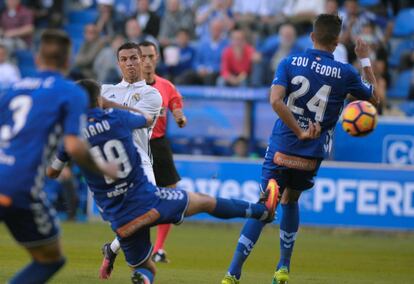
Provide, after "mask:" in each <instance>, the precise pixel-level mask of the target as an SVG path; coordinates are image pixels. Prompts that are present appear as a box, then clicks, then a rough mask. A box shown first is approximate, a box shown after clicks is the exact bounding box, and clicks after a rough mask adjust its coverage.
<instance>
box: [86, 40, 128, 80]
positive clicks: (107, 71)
mask: <svg viewBox="0 0 414 284" xmlns="http://www.w3.org/2000/svg"><path fill="white" fill-rule="evenodd" d="M124 41H125V39H124V37H123V36H122V35H116V36H115V37H114V38H113V39H112V42H111V45H110V46H106V47H104V48H103V49H102V50H101V51H99V53H98V55H97V56H96V59H95V61H94V62H93V71H94V73H95V74H96V77H97V80H98V81H99V82H100V83H105V84H115V83H117V82H119V81H120V80H121V77H122V76H121V71H120V70H119V68H118V60H117V58H116V56H114V54H116V51H117V50H118V47H120V46H121V45H122V44H123V43H124Z"/></svg>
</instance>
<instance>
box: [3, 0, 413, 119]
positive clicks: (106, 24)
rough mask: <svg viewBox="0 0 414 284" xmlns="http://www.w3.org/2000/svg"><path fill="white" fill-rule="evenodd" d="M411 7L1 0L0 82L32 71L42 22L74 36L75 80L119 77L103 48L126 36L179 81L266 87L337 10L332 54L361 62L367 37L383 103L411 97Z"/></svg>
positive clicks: (245, 0)
mask: <svg viewBox="0 0 414 284" xmlns="http://www.w3.org/2000/svg"><path fill="white" fill-rule="evenodd" d="M411 7H414V1H412V0H395V1H388V0H342V1H341V0H338V1H337V0H256V1H251V0H71V1H63V0H57V1H56V0H55V1H52V0H37V1H28V0H1V1H0V8H1V9H2V12H1V16H0V27H1V30H0V38H1V40H0V68H2V70H5V71H6V70H7V72H3V74H5V73H7V76H4V77H3V78H2V79H1V84H2V86H5V85H7V84H10V83H12V82H14V81H15V80H16V79H17V78H19V76H20V75H21V76H26V75H30V74H32V73H33V72H34V64H33V58H31V56H30V55H28V54H27V53H28V52H29V53H30V52H31V51H33V50H34V49H35V48H36V43H37V42H36V40H37V39H38V36H39V34H40V32H41V30H42V28H45V27H57V28H62V29H65V30H66V31H67V32H68V33H69V35H70V36H71V38H72V40H73V42H74V59H73V68H72V71H71V73H70V76H71V77H72V78H73V79H80V78H85V77H87V78H94V79H97V80H99V81H101V82H106V83H114V82H117V81H119V79H120V73H119V71H118V69H117V65H116V60H115V59H114V58H113V57H112V56H109V55H110V54H112V53H113V51H114V50H116V48H117V47H118V46H119V45H120V43H121V42H122V41H123V40H129V41H135V42H137V41H143V40H148V41H153V42H155V43H156V44H157V45H158V46H159V48H160V51H161V55H162V61H161V62H160V64H159V68H158V72H159V73H160V75H163V76H165V77H167V78H169V79H171V80H172V81H173V82H174V83H176V84H179V85H217V86H243V87H245V86H247V87H257V86H269V84H270V83H271V80H272V78H273V74H274V71H275V69H276V67H277V65H278V63H279V62H280V60H281V59H282V58H283V57H285V56H287V55H289V54H291V53H295V52H298V51H302V50H304V49H306V48H308V47H311V46H312V43H311V41H310V38H309V32H310V30H311V25H312V20H313V19H314V17H315V15H317V14H319V13H323V12H324V13H338V14H339V15H340V16H341V17H342V19H343V32H342V35H341V43H340V44H339V45H338V48H337V50H336V51H335V58H336V60H338V61H342V62H349V63H351V64H354V65H355V66H356V67H359V66H358V61H357V60H355V59H356V57H355V54H354V52H353V47H354V42H355V40H356V38H357V37H361V38H362V39H364V40H365V41H367V42H368V43H369V44H370V45H371V47H372V54H371V59H372V61H373V62H374V69H375V72H376V75H377V76H378V78H379V88H380V92H381V94H382V97H383V98H384V99H383V105H382V107H381V109H380V111H381V112H383V111H385V112H387V111H388V110H389V106H390V103H389V102H388V101H387V97H390V98H397V99H411V100H412V99H414V95H413V94H414V88H413V87H412V85H414V84H412V83H411V82H413V81H414V80H413V79H412V77H413V76H412V75H411V74H412V72H411V70H412V68H413V65H414V40H413V39H412V37H413V35H414V23H413V21H412V20H411V18H410V16H412V15H413V14H414V10H412V9H413V8H411ZM406 19H408V20H406ZM8 54H9V56H8ZM13 63H14V64H16V65H17V66H18V68H19V71H17V70H16V68H15V67H13ZM19 73H20V74H19Z"/></svg>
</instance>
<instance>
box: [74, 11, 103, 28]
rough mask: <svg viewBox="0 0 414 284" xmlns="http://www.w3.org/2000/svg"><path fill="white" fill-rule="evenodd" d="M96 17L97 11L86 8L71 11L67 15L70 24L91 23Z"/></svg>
mask: <svg viewBox="0 0 414 284" xmlns="http://www.w3.org/2000/svg"><path fill="white" fill-rule="evenodd" d="M96 19H98V11H97V10H96V9H87V10H81V11H71V12H69V15H68V20H69V23H70V24H75V23H76V24H84V25H86V24H91V23H94V22H95V21H96Z"/></svg>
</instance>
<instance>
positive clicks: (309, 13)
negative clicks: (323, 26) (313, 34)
mask: <svg viewBox="0 0 414 284" xmlns="http://www.w3.org/2000/svg"><path fill="white" fill-rule="evenodd" d="M324 9H325V0H313V1H309V0H286V2H285V4H284V8H283V14H284V15H285V17H286V19H287V20H288V21H290V22H292V23H294V24H295V25H296V27H297V28H298V34H300V35H302V34H304V33H307V32H308V31H310V30H312V23H313V20H314V19H315V17H316V16H317V15H319V14H321V13H323V12H324Z"/></svg>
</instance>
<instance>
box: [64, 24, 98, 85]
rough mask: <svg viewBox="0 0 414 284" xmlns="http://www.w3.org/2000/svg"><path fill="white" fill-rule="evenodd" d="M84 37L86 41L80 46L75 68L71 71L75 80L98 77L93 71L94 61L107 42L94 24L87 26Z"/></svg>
mask: <svg viewBox="0 0 414 284" xmlns="http://www.w3.org/2000/svg"><path fill="white" fill-rule="evenodd" d="M84 37H85V41H84V43H83V44H82V46H81V47H80V50H79V52H78V54H77V56H76V59H75V64H74V68H73V69H72V71H71V77H72V79H74V80H80V79H83V78H94V79H95V78H96V75H95V73H94V72H93V62H94V60H95V57H96V56H97V55H98V53H99V51H100V50H101V49H102V48H103V47H104V46H105V43H106V40H105V39H104V38H100V36H99V32H98V29H97V27H96V25H94V24H89V25H86V26H85V31H84Z"/></svg>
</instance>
